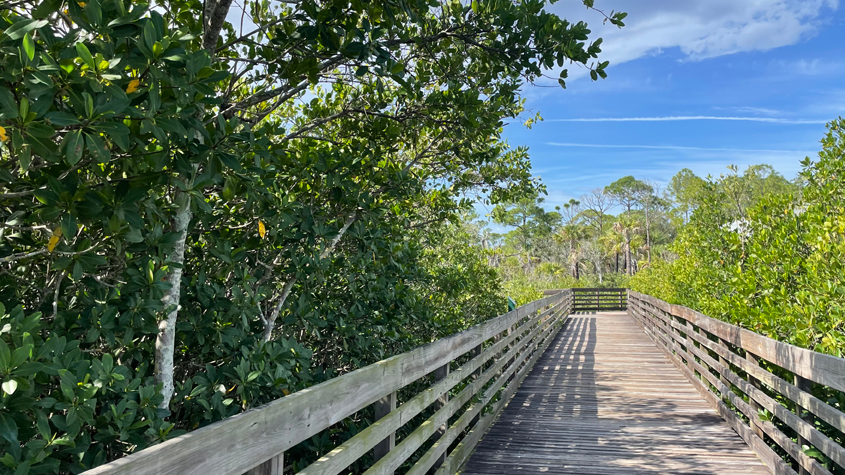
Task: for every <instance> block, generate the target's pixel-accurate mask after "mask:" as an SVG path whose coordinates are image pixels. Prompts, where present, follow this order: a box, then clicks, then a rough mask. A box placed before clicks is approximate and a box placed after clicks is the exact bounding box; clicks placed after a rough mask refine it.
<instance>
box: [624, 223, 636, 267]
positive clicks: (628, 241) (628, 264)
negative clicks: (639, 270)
mask: <svg viewBox="0 0 845 475" xmlns="http://www.w3.org/2000/svg"><path fill="white" fill-rule="evenodd" d="M625 270H626V271H628V275H634V271H633V267H632V266H631V239H630V237H628V233H627V232H625Z"/></svg>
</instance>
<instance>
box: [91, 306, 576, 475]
mask: <svg viewBox="0 0 845 475" xmlns="http://www.w3.org/2000/svg"><path fill="white" fill-rule="evenodd" d="M563 297H564V294H558V295H552V296H549V297H546V298H544V299H540V300H538V301H535V302H531V303H529V304H527V305H523V306H522V307H519V308H517V309H516V310H514V311H512V312H508V313H506V314H504V315H502V316H499V317H496V318H494V319H491V320H489V321H487V322H484V323H482V324H480V325H477V326H474V327H472V328H470V329H469V330H466V331H464V332H461V333H458V334H455V335H452V336H450V337H447V338H444V339H442V340H438V341H435V342H433V343H430V344H428V345H425V346H422V347H420V348H418V349H416V350H413V351H410V352H408V353H403V354H401V355H397V356H394V357H392V358H388V359H386V360H384V361H380V362H378V363H375V364H373V365H370V366H367V367H364V368H361V369H358V370H356V371H353V372H351V373H348V374H345V375H343V376H340V377H337V378H333V379H331V380H329V381H326V382H324V383H321V384H318V385H315V386H312V387H310V388H308V389H305V390H302V391H298V392H296V393H293V394H291V395H290V396H287V397H284V398H281V399H278V400H276V401H273V402H270V403H269V404H267V405H265V406H262V407H260V408H257V409H253V410H250V411H247V412H244V413H242V414H238V415H236V416H233V417H230V418H228V419H226V420H223V421H220V422H217V423H215V424H210V425H208V426H206V427H203V428H201V429H197V430H195V431H192V432H189V433H187V434H185V435H182V436H179V437H175V438H173V439H171V440H168V441H166V442H163V443H161V444H158V445H155V446H153V447H150V448H148V449H145V450H142V451H140V452H137V453H135V454H132V455H129V456H127V457H124V458H122V459H119V460H116V461H114V462H111V463H109V464H105V465H102V466H100V467H97V468H94V469H92V470H88V471H87V472H84V473H86V475H100V474H108V475H120V474H132V475H183V474H184V475H207V474H208V473H216V474H224V475H228V474H231V475H236V474H241V473H244V472H246V471H247V470H249V469H251V468H253V466H254V464H255V461H256V460H269V459H270V458H272V457H274V456H276V455H278V454H280V453H283V452H285V451H286V450H288V449H290V448H291V447H293V446H294V445H296V444H298V443H299V442H301V441H303V440H306V439H308V438H310V437H311V436H313V435H315V434H317V433H319V432H321V431H322V430H324V429H326V428H328V427H330V426H332V425H334V424H336V423H338V422H340V421H342V420H343V419H345V418H346V417H348V416H350V415H351V414H354V413H355V412H357V411H360V410H361V409H363V408H365V407H367V406H368V405H370V404H373V403H374V402H376V401H377V400H379V399H380V398H382V397H384V396H385V395H387V394H390V393H392V392H394V391H397V390H399V389H401V388H402V387H405V386H407V385H408V384H410V383H412V382H414V381H416V380H417V379H419V378H421V377H423V376H425V375H427V374H429V373H431V372H432V371H434V369H436V368H438V367H441V366H443V365H444V364H446V363H448V362H449V361H451V360H453V359H455V358H456V357H458V356H460V355H462V354H464V353H466V352H467V351H469V350H470V349H472V348H473V347H474V346H477V345H478V344H479V342H482V341H485V340H488V339H490V338H492V337H493V336H494V335H496V334H498V333H501V332H502V331H504V330H506V329H507V328H508V327H509V326H511V325H512V324H513V323H515V322H517V321H519V320H521V319H523V318H525V316H527V315H530V314H532V313H534V312H535V311H536V310H537V309H539V308H543V307H546V306H547V305H549V304H552V303H555V302H558V301H560V300H561V299H562V298H563Z"/></svg>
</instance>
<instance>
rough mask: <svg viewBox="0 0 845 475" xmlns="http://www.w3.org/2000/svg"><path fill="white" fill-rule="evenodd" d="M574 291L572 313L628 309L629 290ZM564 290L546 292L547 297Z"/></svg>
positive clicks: (582, 289)
mask: <svg viewBox="0 0 845 475" xmlns="http://www.w3.org/2000/svg"><path fill="white" fill-rule="evenodd" d="M570 290H571V291H572V313H579V312H617V311H624V310H626V309H627V308H628V289H602V288H580V289H570ZM561 291H562V289H556V290H546V291H545V294H546V295H553V294H555V293H557V292H561Z"/></svg>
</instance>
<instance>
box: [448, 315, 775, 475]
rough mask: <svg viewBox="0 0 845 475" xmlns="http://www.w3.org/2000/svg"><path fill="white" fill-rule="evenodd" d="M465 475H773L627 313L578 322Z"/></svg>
mask: <svg viewBox="0 0 845 475" xmlns="http://www.w3.org/2000/svg"><path fill="white" fill-rule="evenodd" d="M462 473H463V474H465V475H498V474H502V475H505V474H512V473H553V474H594V475H604V474H623V473H624V474H655V473H672V474H702V475H703V474H755V475H756V474H760V475H763V474H769V473H771V472H770V471H769V469H767V468H766V466H765V465H764V464H763V463H762V462H761V461H760V459H759V458H758V457H757V456H756V455H755V454H754V453H753V452H752V451H751V450H750V449H749V448H748V446H747V445H746V444H745V443H743V440H742V439H741V438H740V437H738V436H737V434H736V433H735V432H734V431H732V430H731V428H730V427H729V426H728V424H727V423H726V422H725V421H724V420H723V419H722V417H720V415H719V414H718V413H717V412H715V411H714V410H713V409H712V408H711V407H710V406H709V405H708V403H707V402H706V401H705V400H704V399H703V398H702V396H701V394H699V392H698V391H697V390H696V389H695V388H694V387H693V386H692V385H691V384H690V382H689V381H688V380H687V378H685V377H684V375H683V374H681V373H679V372H678V370H677V369H676V368H675V367H674V366H673V364H672V363H671V362H670V361H669V360H668V359H667V358H666V356H665V355H664V354H663V353H662V352H661V350H660V349H658V348H657V347H656V346H655V344H654V343H653V342H652V341H651V340H650V339H649V337H648V336H647V335H645V334H644V333H643V331H642V330H641V329H640V327H639V326H638V325H637V324H636V323H635V322H634V320H632V319H631V318H630V317H629V316H627V315H625V314H623V313H600V314H597V315H574V316H570V317H569V320H568V321H567V322H566V324H565V326H564V328H563V330H561V331H560V333H559V334H558V335H557V337H556V338H555V339H554V341H553V342H552V343H551V345H550V347H549V348H548V350H546V352H545V354H543V355H542V356H541V357H540V359H539V360H538V361H537V363H536V365H535V366H534V369H533V370H532V371H531V372H530V373H529V374H528V376H527V377H526V379H525V381H524V382H523V384H522V385H521V387H520V388H519V390H518V391H517V393H516V395H515V396H514V398H513V399H512V400H511V402H510V403H509V404H508V406H507V407H506V408H505V409H504V411H503V412H502V414H501V416H500V417H499V419H498V420H497V421H496V422H495V424H494V425H493V427H492V428H491V429H490V431H489V432H488V433H487V434H486V435H485V436H484V437H483V438H482V439H481V441H480V443H479V445H478V447H477V449H476V451H475V452H474V453H473V454H472V456H471V457H470V459H469V461H468V462H467V464H466V466H465V467H464V470H463V472H462Z"/></svg>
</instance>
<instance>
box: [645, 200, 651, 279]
mask: <svg viewBox="0 0 845 475" xmlns="http://www.w3.org/2000/svg"><path fill="white" fill-rule="evenodd" d="M645 251H646V253H647V254H648V264H649V265H651V222H650V221H649V218H648V206H646V208H645Z"/></svg>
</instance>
